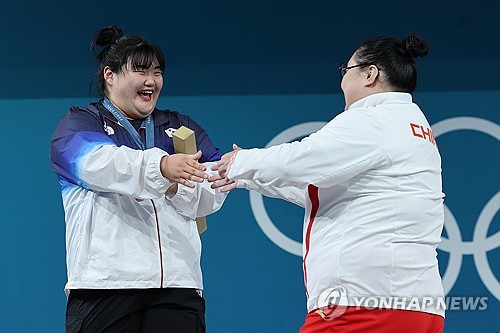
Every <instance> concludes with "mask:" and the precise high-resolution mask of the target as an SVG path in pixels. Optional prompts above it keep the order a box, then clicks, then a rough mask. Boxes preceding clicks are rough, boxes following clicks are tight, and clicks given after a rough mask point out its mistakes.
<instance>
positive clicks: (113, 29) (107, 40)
mask: <svg viewBox="0 0 500 333" xmlns="http://www.w3.org/2000/svg"><path fill="white" fill-rule="evenodd" d="M122 36H123V31H122V29H120V28H118V27H117V26H116V25H111V26H108V27H105V28H103V29H101V30H99V31H97V32H96V34H95V36H94V39H93V40H92V48H94V49H95V48H96V47H97V46H100V47H106V46H109V45H111V44H113V43H114V42H115V41H116V40H117V39H119V38H120V37H122Z"/></svg>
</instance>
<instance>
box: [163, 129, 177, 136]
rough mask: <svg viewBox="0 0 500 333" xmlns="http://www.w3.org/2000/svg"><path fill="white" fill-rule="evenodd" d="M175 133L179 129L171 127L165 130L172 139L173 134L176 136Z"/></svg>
mask: <svg viewBox="0 0 500 333" xmlns="http://www.w3.org/2000/svg"><path fill="white" fill-rule="evenodd" d="M175 131H177V128H172V127H170V128H167V129H166V130H165V133H166V134H167V135H168V137H169V138H171V137H172V134H174V132H175Z"/></svg>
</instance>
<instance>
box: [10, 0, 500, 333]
mask: <svg viewBox="0 0 500 333" xmlns="http://www.w3.org/2000/svg"><path fill="white" fill-rule="evenodd" d="M499 13H500V5H499V4H497V3H496V2H494V1H481V2H474V3H457V2H455V1H441V2H439V3H437V2H435V1H434V2H431V1H427V0H426V1H421V2H419V3H412V4H404V3H401V2H399V1H397V2H396V1H395V2H392V3H391V2H389V1H387V2H381V3H377V4H374V3H373V2H371V3H369V2H367V3H363V2H362V1H361V2H359V1H358V2H356V4H355V5H354V4H353V3H348V2H337V1H309V2H305V1H252V2H237V1H210V2H209V1H182V2H172V1H163V2H162V3H161V4H155V3H154V2H153V3H148V4H147V5H146V4H143V3H140V4H137V3H133V2H130V3H129V2H126V1H121V2H110V3H106V4H102V3H100V2H98V1H94V0H92V1H85V2H78V3H69V2H63V1H53V2H51V3H49V4H48V3H42V2H34V1H33V2H31V1H25V2H22V3H17V2H16V3H14V2H9V3H7V2H5V1H2V2H1V3H0V29H1V31H2V32H3V33H2V34H1V36H0V41H1V42H2V44H1V45H2V51H1V52H0V77H1V78H2V80H0V112H1V114H2V116H3V119H4V128H3V130H2V131H1V132H0V133H1V134H0V135H1V140H2V141H1V142H2V143H3V146H2V163H1V166H0V171H2V172H1V173H0V179H1V183H0V184H1V185H2V187H3V191H2V192H1V193H2V194H0V195H1V198H0V205H1V208H2V209H1V211H2V217H1V219H0V267H1V268H0V269H1V275H0V285H1V286H2V292H1V293H0V332H63V331H64V308H65V301H66V299H65V295H64V292H63V286H64V283H65V280H66V271H65V258H64V255H65V245H64V216H63V211H62V204H61V199H60V193H59V186H58V184H57V181H56V178H55V176H54V175H53V174H51V172H50V170H49V167H48V147H49V140H50V135H51V134H52V131H53V129H54V127H55V125H56V124H57V121H58V120H59V118H60V117H61V116H62V115H63V114H64V113H65V112H66V111H67V109H68V107H69V106H71V105H85V104H87V103H88V102H90V101H91V100H93V99H92V98H91V97H90V96H89V82H90V80H91V78H92V76H93V74H94V70H95V66H96V64H95V63H94V61H93V58H92V54H91V52H90V50H89V42H90V39H91V36H92V35H93V33H94V32H95V31H96V30H97V29H98V28H100V27H102V26H105V25H108V24H110V23H116V24H117V25H119V26H121V27H122V28H123V29H124V30H125V32H126V33H132V34H139V35H142V36H145V37H147V38H149V39H151V40H153V41H155V42H156V43H157V44H159V45H160V46H161V47H162V48H163V49H164V51H165V53H166V56H167V64H168V68H167V71H166V75H165V86H164V90H163V95H162V97H161V101H160V103H159V106H160V107H168V108H171V109H177V110H179V111H181V112H184V113H188V114H189V115H190V116H192V117H193V118H194V119H196V120H197V121H198V122H199V123H201V124H202V125H203V126H204V127H205V128H206V130H207V131H208V133H209V134H210V136H211V137H212V139H213V141H214V142H215V143H216V144H217V145H218V146H219V147H220V148H221V149H222V150H229V149H230V147H231V144H232V143H233V142H236V143H238V144H239V145H241V146H242V147H263V146H265V145H267V144H268V142H269V141H271V140H272V139H273V137H274V136H276V135H277V134H279V133H281V132H283V131H285V130H287V129H289V128H290V127H292V126H295V125H300V124H303V123H307V122H326V121H328V120H330V119H331V118H332V117H334V116H335V115H336V114H338V113H339V112H340V111H341V110H342V109H343V97H342V95H341V94H340V88H339V84H340V80H339V78H338V71H337V67H338V63H340V62H342V61H346V60H347V59H348V58H349V57H350V55H351V52H352V50H353V49H354V48H355V46H356V45H357V44H358V43H359V42H361V41H363V40H365V39H367V38H371V37H374V36H377V35H382V34H388V35H393V36H396V37H399V38H402V37H404V36H405V35H406V34H407V33H409V32H413V31H416V32H419V33H420V34H421V35H422V36H424V37H425V38H427V40H428V41H429V43H430V45H431V53H430V54H429V56H428V57H427V58H423V59H420V61H419V62H418V64H419V68H420V71H419V75H420V78H419V86H418V88H417V92H416V93H415V95H414V99H415V101H416V102H417V104H419V105H420V106H421V107H422V109H423V110H424V112H425V113H426V114H427V116H428V119H429V122H430V123H431V125H433V127H434V131H435V133H436V132H438V133H442V134H440V135H438V136H437V141H438V144H439V148H440V151H441V154H442V159H443V187H444V191H445V193H446V195H447V196H446V199H445V203H446V205H447V207H448V209H449V212H450V214H448V215H447V221H446V228H445V229H446V230H445V232H444V235H443V238H444V241H443V243H442V246H441V250H439V260H440V263H441V272H442V275H443V276H444V279H445V288H446V289H447V290H448V291H449V292H448V296H456V297H462V296H463V297H465V296H477V297H488V301H487V304H488V307H487V309H486V310H482V311H479V310H476V311H458V310H457V311H448V312H447V319H446V330H445V331H446V332H468V331H471V330H473V329H474V330H477V331H481V332H483V331H484V332H488V331H492V332H493V331H497V330H498V327H499V325H498V323H497V320H496V317H497V316H498V311H499V310H500V305H499V302H498V301H499V299H500V286H499V282H498V276H499V274H500V265H499V262H500V261H499V260H500V251H499V250H498V246H499V245H500V236H499V234H498V231H499V217H498V207H499V201H500V198H499V194H498V191H499V176H498V170H500V157H499V135H500V130H499V127H498V124H499V120H500V116H499V111H500V110H498V103H497V100H498V99H499V98H500V85H499V84H498V80H497V79H496V76H497V75H496V72H497V71H498V70H497V68H499V66H498V65H500V43H499V35H500V34H499V32H500V31H499V28H498V26H497V22H499V21H500V14H499ZM463 117H467V118H463ZM303 134H304V135H305V134H306V133H303ZM264 203H265V207H266V211H267V213H268V215H269V216H270V218H271V220H272V222H273V223H274V225H276V227H277V228H278V229H279V230H281V232H282V233H283V234H285V235H286V236H287V237H288V238H290V239H292V240H295V241H300V238H301V230H302V216H303V215H302V214H303V212H302V210H301V209H300V208H297V207H294V206H292V205H290V204H287V203H284V202H281V201H278V200H271V199H264ZM488 214H489V216H488ZM455 222H456V223H455ZM482 234H483V235H482ZM202 238H203V247H204V249H203V270H204V277H205V289H206V290H205V296H206V298H207V323H208V327H209V331H210V332H222V333H225V332H234V331H239V332H242V333H247V332H248V333H250V332H296V331H298V328H299V327H300V325H301V324H302V322H303V319H304V316H305V314H306V310H305V296H304V287H303V278H302V271H301V258H300V257H299V256H296V255H295V254H292V253H290V252H288V251H286V250H284V249H283V248H281V247H280V246H278V245H277V244H275V243H274V242H273V241H272V240H271V239H270V238H269V237H268V236H266V234H265V233H264V232H263V231H262V229H261V228H260V227H259V225H258V223H257V219H256V217H255V216H254V212H253V211H252V208H251V204H250V199H249V194H248V192H246V191H243V190H237V191H233V192H232V193H231V195H230V197H229V198H228V200H227V201H226V204H225V206H224V208H223V209H222V211H220V212H219V213H217V214H215V215H213V216H211V217H209V230H208V231H207V232H206V233H205V234H203V236H202ZM485 259H486V261H485Z"/></svg>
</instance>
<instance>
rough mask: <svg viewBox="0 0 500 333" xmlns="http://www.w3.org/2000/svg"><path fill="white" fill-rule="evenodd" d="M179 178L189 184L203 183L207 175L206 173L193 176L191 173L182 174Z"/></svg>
mask: <svg viewBox="0 0 500 333" xmlns="http://www.w3.org/2000/svg"><path fill="white" fill-rule="evenodd" d="M180 178H182V179H185V180H188V181H191V182H196V183H203V181H204V180H205V179H206V178H208V175H207V174H206V173H201V174H194V173H191V172H184V173H183V174H182V175H181V177H180Z"/></svg>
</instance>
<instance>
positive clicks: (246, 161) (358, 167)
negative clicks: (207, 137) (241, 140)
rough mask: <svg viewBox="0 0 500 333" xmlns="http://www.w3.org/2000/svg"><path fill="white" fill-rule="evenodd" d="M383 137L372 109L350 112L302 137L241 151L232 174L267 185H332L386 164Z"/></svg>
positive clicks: (302, 186)
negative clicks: (383, 157) (370, 110)
mask: <svg viewBox="0 0 500 333" xmlns="http://www.w3.org/2000/svg"><path fill="white" fill-rule="evenodd" d="M381 140H382V135H381V131H380V127H379V126H378V125H377V120H376V119H375V118H374V117H372V116H371V115H370V114H369V113H368V112H366V111H364V110H356V111H345V112H343V113H341V114H340V115H339V116H337V117H336V118H335V119H333V120H332V121H330V122H329V123H328V124H327V125H326V126H325V127H323V128H322V129H320V130H319V131H318V132H316V133H313V134H311V135H310V136H309V137H306V138H304V139H303V140H302V141H300V142H298V141H297V142H292V143H285V144H281V145H278V146H273V147H269V148H266V149H250V150H240V151H239V152H238V154H237V155H236V158H235V160H234V162H233V164H232V165H231V167H230V170H229V172H228V178H229V179H237V180H239V179H246V180H254V181H259V182H260V185H261V186H263V187H266V186H273V187H277V188H281V187H286V186H293V187H298V188H305V187H306V186H307V185H309V184H313V185H315V186H317V187H320V188H326V187H331V186H334V185H336V184H339V183H342V182H344V181H346V180H347V179H350V178H352V177H353V176H355V175H357V174H360V173H362V172H364V171H366V170H369V169H371V168H373V167H375V166H376V165H377V164H379V163H381V161H382V160H383V159H382V155H384V152H382V151H380V148H379V147H380V146H381V145H380V143H381Z"/></svg>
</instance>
